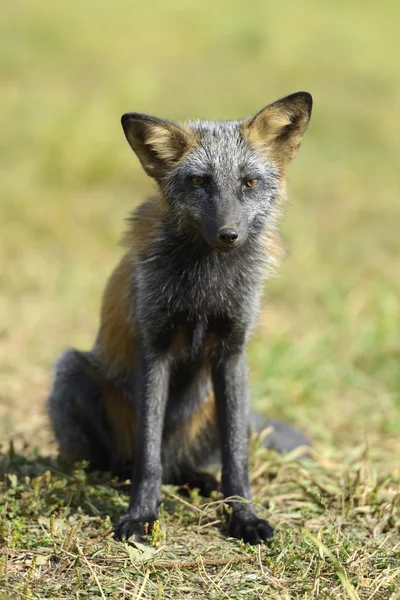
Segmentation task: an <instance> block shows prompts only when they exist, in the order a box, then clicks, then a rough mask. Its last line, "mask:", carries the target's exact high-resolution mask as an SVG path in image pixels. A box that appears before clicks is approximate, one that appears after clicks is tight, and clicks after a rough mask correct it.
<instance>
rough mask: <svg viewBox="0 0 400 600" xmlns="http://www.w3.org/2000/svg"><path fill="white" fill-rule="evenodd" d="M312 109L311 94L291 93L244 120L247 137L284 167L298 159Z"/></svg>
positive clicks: (244, 132) (244, 131) (252, 143)
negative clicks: (297, 154)
mask: <svg viewBox="0 0 400 600" xmlns="http://www.w3.org/2000/svg"><path fill="white" fill-rule="evenodd" d="M311 110H312V96H311V94H309V93H308V92H297V93H296V94H291V95H290V96H286V97H285V98H281V99H280V100H277V101H276V102H273V104H269V105H268V106H266V107H265V108H263V109H262V110H261V111H260V112H259V113H257V114H256V115H255V116H254V117H252V118H250V119H248V120H247V121H244V123H243V125H242V131H243V135H244V136H245V138H246V139H247V140H248V142H249V144H250V145H251V146H253V147H254V148H257V149H259V150H261V151H262V152H263V153H264V154H266V155H267V156H268V157H269V158H272V159H274V160H275V161H276V162H277V163H278V164H279V165H280V166H283V167H284V166H286V165H287V164H288V163H289V162H290V161H291V160H292V159H293V158H294V157H295V156H296V153H297V150H298V149H299V146H300V142H301V139H302V137H303V135H304V133H305V131H306V129H307V127H308V123H309V121H310V117H311Z"/></svg>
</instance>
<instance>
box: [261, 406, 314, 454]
mask: <svg viewBox="0 0 400 600" xmlns="http://www.w3.org/2000/svg"><path fill="white" fill-rule="evenodd" d="M250 424H251V427H252V429H253V430H255V431H256V432H261V431H263V430H264V429H271V432H270V433H268V434H267V435H266V436H265V438H264V440H263V445H264V446H265V447H266V448H268V449H270V450H276V452H280V453H286V452H291V451H292V450H295V449H296V448H298V447H299V446H311V442H310V440H309V439H308V438H307V437H306V436H305V435H304V433H302V432H301V431H299V430H298V429H295V428H294V427H292V425H289V423H285V422H284V421H279V420H277V419H267V418H266V417H264V416H263V415H260V414H259V413H256V412H252V413H251V416H250Z"/></svg>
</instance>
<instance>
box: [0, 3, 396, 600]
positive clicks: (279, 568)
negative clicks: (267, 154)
mask: <svg viewBox="0 0 400 600" xmlns="http://www.w3.org/2000/svg"><path fill="white" fill-rule="evenodd" d="M4 4H5V5H4V6H2V8H1V18H0V85H1V88H0V89H1V93H0V131H1V136H0V223H1V225H0V226H1V234H0V257H1V259H0V441H1V442H2V448H3V450H2V453H1V454H0V598H1V599H2V600H3V598H8V597H9V598H65V599H69V598H103V599H104V598H115V599H117V598H121V599H122V598H137V599H139V598H142V599H148V598H158V599H161V598H171V599H175V598H187V599H191V598H193V599H195V598H196V599H197V598H212V599H220V598H221V599H222V598H230V599H234V598H249V599H250V598H263V599H264V598H267V599H268V598H274V599H281V598H282V599H292V598H305V599H307V600H309V599H319V598H333V599H335V600H336V599H342V598H343V599H344V598H350V599H351V600H354V599H365V600H367V599H371V600H372V599H374V600H383V599H384V600H388V599H389V598H390V599H392V600H394V599H395V598H400V567H399V565H400V561H399V558H400V514H399V513H400V511H399V501H400V495H399V493H400V490H399V481H400V473H399V465H400V435H399V434H400V338H399V333H400V276H399V275H400V270H399V259H400V234H399V232H400V197H399V164H400V119H399V106H400V71H399V68H398V54H399V41H398V23H399V19H400V5H399V3H398V2H397V1H396V0H382V1H381V2H379V3H361V2H359V1H358V0H348V1H346V2H345V1H344V0H339V1H338V2H335V3H333V2H332V3H327V2H321V1H319V2H318V1H317V0H304V2H302V3H301V4H300V3H299V2H294V0H288V1H287V2H285V3H283V2H278V0H272V1H271V2H268V3H267V2H264V1H261V0H254V2H252V3H244V2H238V1H228V0H221V1H220V2H210V1H209V0H206V2H203V3H201V4H200V3H198V4H194V3H189V2H186V3H185V2H183V1H182V0H180V1H177V0H170V1H169V2H168V3H167V2H161V0H151V1H150V2H146V3H143V4H142V3H140V4H139V3H135V2H129V1H128V0H116V1H115V2H114V3H112V4H111V3H108V2H106V1H105V0H96V1H94V0H87V1H86V2H78V0H70V2H68V3H61V2H50V0H35V1H34V2H33V0H14V1H13V2H6V3H4ZM300 89H305V90H307V91H309V92H311V93H312V94H313V96H314V101H315V109H314V114H313V118H312V122H311V125H310V128H309V131H308V132H307V134H306V137H305V139H304V143H303V146H302V149H301V152H300V154H299V156H298V158H297V159H296V161H295V162H294V164H293V165H292V167H291V171H290V177H289V191H290V198H291V202H290V203H289V205H288V210H287V215H286V218H285V222H284V225H283V238H284V241H285V244H286V247H287V258H286V260H285V262H284V264H283V265H282V268H281V269H280V271H279V274H278V276H277V277H276V278H275V279H274V280H273V281H271V282H270V283H269V287H268V292H267V296H266V301H265V306H264V310H263V313H262V316H261V318H260V324H259V328H258V329H257V331H256V333H255V336H254V339H253V341H252V343H251V347H250V363H251V364H250V367H251V373H250V375H251V386H252V397H253V402H254V405H255V406H256V407H257V408H258V409H259V410H260V411H262V412H264V413H265V414H271V415H273V416H274V417H280V418H285V419H287V420H289V421H290V422H292V423H295V424H296V425H297V426H299V427H300V428H302V429H303V430H304V431H305V432H306V433H307V434H308V435H309V436H310V437H311V438H312V440H313V442H314V446H315V460H314V461H313V462H302V461H299V460H298V459H297V458H296V456H295V455H294V456H289V457H277V456H275V455H273V454H268V453H266V452H264V451H261V450H255V451H254V452H253V455H252V464H253V468H252V478H253V483H254V489H255V492H256V495H257V498H258V501H259V502H260V503H261V504H262V503H265V500H266V499H267V498H268V499H269V507H268V509H267V508H262V507H261V508H260V511H261V512H264V513H265V514H267V516H268V517H269V518H270V520H271V522H272V523H273V524H274V525H275V526H276V528H277V536H276V539H275V541H274V542H273V543H272V544H271V545H270V546H269V547H263V548H251V547H246V546H245V545H243V544H241V543H238V542H234V541H225V540H224V539H223V538H222V537H221V535H220V533H219V531H218V529H217V528H216V527H215V521H217V520H218V519H219V516H218V515H219V502H218V500H215V502H214V503H211V504H207V505H205V504H204V502H203V501H202V500H201V499H199V498H198V497H197V496H196V495H194V496H193V497H192V498H189V499H188V500H184V499H182V498H179V497H177V496H176V490H175V489H173V488H166V489H165V494H164V499H165V504H164V512H163V516H162V519H161V535H160V539H155V540H153V542H152V544H150V546H149V547H147V549H145V550H144V552H142V550H143V549H140V548H139V549H138V548H135V547H134V546H133V545H131V544H117V543H115V542H113V541H112V540H111V537H110V532H111V522H112V521H113V520H114V519H115V518H116V517H117V516H118V515H119V514H120V513H121V512H123V510H124V506H125V505H126V497H125V496H124V495H123V493H121V490H119V489H118V488H116V486H115V485H114V484H110V483H106V484H105V485H103V484H101V481H99V479H96V478H95V477H93V476H90V477H88V476H87V475H85V473H84V471H82V470H81V469H78V468H77V470H76V471H75V472H74V473H73V474H72V475H69V476H67V475H64V474H62V473H60V472H59V470H58V467H57V463H56V462H55V459H54V457H55V453H56V448H55V445H54V442H53V441H52V438H51V433H50V431H49V427H48V424H47V420H46V415H45V409H44V401H45V398H46V394H47V392H48V389H49V383H50V379H51V370H52V365H53V363H54V361H55V359H56V357H57V355H58V354H59V353H60V351H61V350H62V349H63V348H64V347H66V346H77V347H80V348H88V347H89V346H90V345H91V343H92V341H93V338H94V335H95V333H96V327H97V323H98V310H99V303H100V299H101V292H102V289H103V286H104V283H105V279H106V277H107V275H108V274H109V272H110V270H111V269H112V268H113V266H114V264H115V263H116V261H117V260H118V257H119V256H120V254H121V249H120V248H119V246H118V239H119V237H120V234H121V232H122V230H123V227H124V218H125V217H126V216H127V214H128V213H129V211H130V210H131V208H132V207H133V206H134V205H135V204H136V203H137V202H139V201H140V199H142V198H143V197H144V196H145V195H146V194H147V193H148V192H149V191H150V190H151V182H150V180H148V179H146V177H145V175H144V174H143V173H142V172H141V170H140V168H139V164H138V161H137V160H136V159H135V157H134V156H133V155H132V153H131V151H130V149H129V147H128V144H127V143H126V141H125V139H124V137H123V133H122V130H121V127H120V124H119V118H120V115H121V114H122V113H123V112H126V111H128V110H137V111H143V112H148V113H153V114H156V115H159V116H163V117H165V118H169V119H171V120H173V119H185V118H192V117H205V118H216V119H218V118H223V119H229V118H235V117H239V116H244V115H246V114H251V113H252V112H254V111H256V110H258V109H259V108H261V107H262V106H263V105H265V104H267V103H268V102H270V101H272V100H274V99H276V98H277V97H279V96H282V95H285V94H288V93H291V92H294V91H297V90H300ZM10 440H12V442H13V445H12V447H11V448H10V446H9V444H10ZM100 484H101V485H100ZM2 593H3V596H2V595H1V594H2Z"/></svg>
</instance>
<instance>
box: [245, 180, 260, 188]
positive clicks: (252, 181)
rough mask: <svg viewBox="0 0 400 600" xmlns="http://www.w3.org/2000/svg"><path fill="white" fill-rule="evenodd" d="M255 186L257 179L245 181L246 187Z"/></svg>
mask: <svg viewBox="0 0 400 600" xmlns="http://www.w3.org/2000/svg"><path fill="white" fill-rule="evenodd" d="M256 185H258V179H247V180H246V181H245V186H246V187H256Z"/></svg>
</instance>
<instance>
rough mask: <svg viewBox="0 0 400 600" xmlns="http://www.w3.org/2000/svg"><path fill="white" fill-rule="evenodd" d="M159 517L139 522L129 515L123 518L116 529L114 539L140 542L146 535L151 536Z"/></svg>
mask: <svg viewBox="0 0 400 600" xmlns="http://www.w3.org/2000/svg"><path fill="white" fill-rule="evenodd" d="M155 521H157V517H154V518H153V519H148V520H146V521H143V520H141V521H139V520H138V519H135V518H134V517H132V516H131V515H130V514H129V513H128V514H127V515H125V516H124V517H122V518H121V519H120V520H119V521H118V523H117V524H116V525H115V528H114V539H115V540H118V541H124V540H125V541H126V540H129V539H132V540H133V541H136V542H140V540H141V539H142V537H143V536H144V535H150V534H151V532H152V530H153V527H154V523H155Z"/></svg>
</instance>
